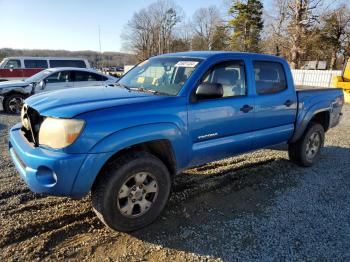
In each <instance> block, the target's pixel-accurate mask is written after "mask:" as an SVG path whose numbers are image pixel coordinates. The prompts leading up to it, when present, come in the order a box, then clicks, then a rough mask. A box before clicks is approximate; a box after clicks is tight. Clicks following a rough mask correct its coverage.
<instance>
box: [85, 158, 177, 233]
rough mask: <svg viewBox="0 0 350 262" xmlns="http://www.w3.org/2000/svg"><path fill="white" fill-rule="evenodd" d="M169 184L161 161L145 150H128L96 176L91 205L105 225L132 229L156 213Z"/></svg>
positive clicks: (156, 214)
mask: <svg viewBox="0 0 350 262" xmlns="http://www.w3.org/2000/svg"><path fill="white" fill-rule="evenodd" d="M170 187H171V179H170V174H169V171H168V169H167V167H166V166H165V165H164V164H163V162H162V161H161V160H159V159H158V158H157V157H155V156H154V155H152V154H150V153H147V152H134V153H128V154H126V155H125V156H122V157H120V158H117V159H116V160H113V161H112V162H110V163H109V164H108V165H107V167H106V168H105V170H104V171H102V173H101V174H100V175H99V177H98V178H97V181H96V182H95V184H94V186H93V188H92V192H91V197H92V205H93V208H94V211H95V213H96V214H97V216H98V217H99V218H100V219H101V220H102V222H103V223H104V224H106V225H107V226H108V227H110V228H112V229H114V230H119V231H125V232H127V231H134V230H137V229H140V228H142V227H144V226H146V225H148V224H150V223H152V222H153V221H154V220H155V219H156V218H157V217H158V216H159V214H160V213H161V212H162V210H163V209H164V207H165V205H166V203H167V200H168V197H169V194H170Z"/></svg>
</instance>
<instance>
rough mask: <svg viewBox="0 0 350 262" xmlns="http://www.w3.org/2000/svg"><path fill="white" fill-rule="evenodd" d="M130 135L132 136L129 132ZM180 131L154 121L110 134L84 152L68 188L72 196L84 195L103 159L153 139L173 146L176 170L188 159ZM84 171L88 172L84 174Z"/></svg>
mask: <svg viewBox="0 0 350 262" xmlns="http://www.w3.org/2000/svg"><path fill="white" fill-rule="evenodd" d="M131 134H132V135H131ZM185 138H186V136H184V135H183V134H182V132H181V130H180V129H179V128H178V127H177V126H176V125H175V124H173V123H156V124H146V125H140V126H134V127H131V128H126V129H122V130H119V131H117V132H114V133H112V134H111V135H109V136H107V137H105V138H104V139H103V140H101V141H100V142H99V143H97V144H96V145H95V146H94V147H93V148H92V149H91V150H90V152H89V154H87V157H86V159H85V160H84V162H83V164H82V166H81V168H80V170H79V173H78V174H77V176H76V178H75V181H74V183H73V186H72V189H71V195H72V196H74V197H76V198H80V197H82V196H84V195H86V194H87V193H88V192H89V191H90V190H91V187H92V185H93V183H94V181H95V179H96V177H97V175H98V174H99V173H100V171H101V169H102V168H103V166H104V165H105V164H106V162H107V161H108V160H109V159H110V158H111V157H112V156H113V155H115V154H116V153H118V152H120V151H121V150H123V149H126V148H128V147H131V146H134V145H137V144H141V143H145V142H151V141H155V140H168V141H169V142H170V145H171V147H172V150H173V153H174V157H175V161H176V166H177V168H178V169H181V168H183V167H184V166H186V164H187V162H188V154H186V153H185V152H188V150H184V148H183V147H184V145H188V143H187V142H186V141H184V139H185ZM86 174H90V175H89V176H87V175H86Z"/></svg>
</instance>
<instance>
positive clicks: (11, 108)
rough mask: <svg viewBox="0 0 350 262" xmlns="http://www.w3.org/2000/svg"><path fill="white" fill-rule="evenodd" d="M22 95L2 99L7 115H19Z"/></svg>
mask: <svg viewBox="0 0 350 262" xmlns="http://www.w3.org/2000/svg"><path fill="white" fill-rule="evenodd" d="M24 98H25V97H24V95H22V94H12V95H9V96H7V97H5V99H4V111H5V112H6V113H9V114H19V113H20V112H21V109H22V106H23V103H24Z"/></svg>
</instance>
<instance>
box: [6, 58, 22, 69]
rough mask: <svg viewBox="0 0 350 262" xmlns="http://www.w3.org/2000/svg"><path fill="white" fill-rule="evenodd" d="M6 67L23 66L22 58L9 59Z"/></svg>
mask: <svg viewBox="0 0 350 262" xmlns="http://www.w3.org/2000/svg"><path fill="white" fill-rule="evenodd" d="M5 68H21V60H18V59H10V60H9V61H7V63H6V65H5Z"/></svg>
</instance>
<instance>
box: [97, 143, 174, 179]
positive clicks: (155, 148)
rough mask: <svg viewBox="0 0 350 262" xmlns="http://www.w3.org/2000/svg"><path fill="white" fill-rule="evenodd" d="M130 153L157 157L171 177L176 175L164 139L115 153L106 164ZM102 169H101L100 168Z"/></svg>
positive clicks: (172, 154)
mask: <svg viewBox="0 0 350 262" xmlns="http://www.w3.org/2000/svg"><path fill="white" fill-rule="evenodd" d="M131 151H146V152H149V153H151V154H153V155H155V156H156V157H158V158H159V159H160V160H161V161H162V162H163V163H164V164H165V166H166V167H167V168H168V170H169V172H170V174H171V176H174V175H175V174H176V159H175V155H174V152H173V149H172V146H171V143H170V142H169V141H168V140H166V139H160V140H154V141H149V142H144V143H140V144H136V145H133V146H130V147H127V148H125V149H123V150H121V151H119V152H117V153H115V154H114V155H113V156H112V157H111V158H110V159H108V161H107V162H106V163H108V162H110V161H112V160H114V159H116V158H118V157H120V156H121V155H123V154H126V153H128V152H131ZM102 169H103V168H102Z"/></svg>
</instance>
